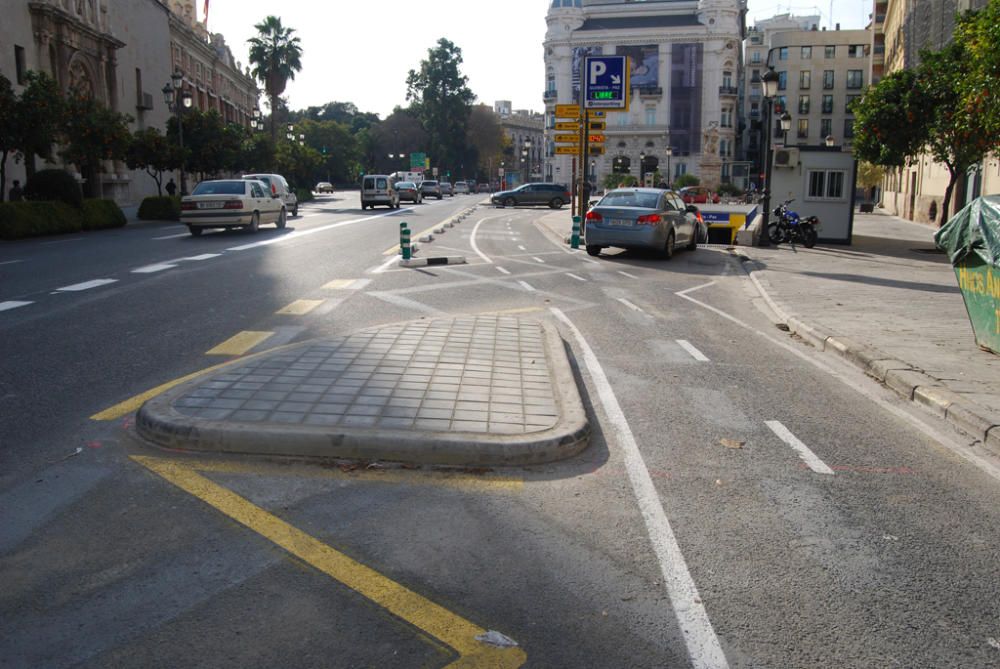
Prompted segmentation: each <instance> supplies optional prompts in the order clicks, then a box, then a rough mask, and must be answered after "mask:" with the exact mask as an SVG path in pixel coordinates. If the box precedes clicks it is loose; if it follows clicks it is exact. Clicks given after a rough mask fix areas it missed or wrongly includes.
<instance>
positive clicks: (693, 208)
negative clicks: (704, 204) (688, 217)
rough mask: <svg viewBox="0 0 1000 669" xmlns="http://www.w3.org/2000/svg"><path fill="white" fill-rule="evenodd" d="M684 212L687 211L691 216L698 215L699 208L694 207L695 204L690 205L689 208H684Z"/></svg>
mask: <svg viewBox="0 0 1000 669" xmlns="http://www.w3.org/2000/svg"><path fill="white" fill-rule="evenodd" d="M684 211H686V212H687V213H689V214H697V213H698V207H696V206H694V205H693V204H689V205H688V206H686V207H684Z"/></svg>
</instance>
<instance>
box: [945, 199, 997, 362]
mask: <svg viewBox="0 0 1000 669" xmlns="http://www.w3.org/2000/svg"><path fill="white" fill-rule="evenodd" d="M934 242H935V243H936V244H937V246H938V248H940V249H942V250H944V251H945V252H946V253H947V254H948V258H949V259H950V260H951V265H952V267H954V268H955V278H956V279H957V280H958V287H959V289H961V291H962V299H963V300H964V301H965V311H966V312H967V313H968V314H969V321H970V322H971V323H972V331H973V333H974V335H975V337H976V343H977V344H978V345H979V346H981V347H982V348H985V349H987V350H989V351H992V352H993V353H1000V195H988V196H985V197H979V198H976V199H975V200H973V201H972V202H970V203H969V204H967V205H966V206H965V208H964V209H962V210H961V211H960V212H958V213H957V214H955V215H954V216H953V217H952V219H951V220H950V221H948V222H947V223H946V224H945V225H944V226H942V228H941V229H940V230H938V231H937V233H935V235H934Z"/></svg>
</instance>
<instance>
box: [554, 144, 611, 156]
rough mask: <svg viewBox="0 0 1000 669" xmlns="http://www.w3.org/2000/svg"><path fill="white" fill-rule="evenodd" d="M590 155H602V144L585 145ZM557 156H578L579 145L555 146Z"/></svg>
mask: <svg viewBox="0 0 1000 669" xmlns="http://www.w3.org/2000/svg"><path fill="white" fill-rule="evenodd" d="M587 148H588V150H589V152H590V155H592V156H603V155H604V146H603V145H601V146H589V147H587ZM556 155H557V156H560V155H562V156H578V155H580V145H579V144H574V145H573V146H556Z"/></svg>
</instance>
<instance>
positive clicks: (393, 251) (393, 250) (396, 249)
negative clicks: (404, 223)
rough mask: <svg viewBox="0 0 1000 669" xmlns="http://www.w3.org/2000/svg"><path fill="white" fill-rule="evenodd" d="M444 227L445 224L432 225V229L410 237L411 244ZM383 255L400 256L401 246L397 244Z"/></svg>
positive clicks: (383, 252)
mask: <svg viewBox="0 0 1000 669" xmlns="http://www.w3.org/2000/svg"><path fill="white" fill-rule="evenodd" d="M442 225H444V222H441V223H438V224H437V225H432V226H431V227H429V228H427V229H426V230H424V231H423V232H418V233H417V234H415V235H410V242H411V243H412V242H415V241H417V240H418V239H420V238H421V237H423V236H424V235H429V234H431V233H433V232H434V231H435V230H437V229H438V228H440V227H441V226H442ZM382 255H384V256H395V255H399V244H396V245H395V246H393V247H391V248H388V249H386V250H385V251H382Z"/></svg>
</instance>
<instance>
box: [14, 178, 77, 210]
mask: <svg viewBox="0 0 1000 669" xmlns="http://www.w3.org/2000/svg"><path fill="white" fill-rule="evenodd" d="M24 199H25V200H39V201H43V202H45V201H57V202H65V203H66V204H69V205H72V206H74V207H80V206H83V193H82V191H81V190H80V184H78V183H77V182H76V179H74V178H73V175H72V174H70V173H69V172H67V171H66V170H57V169H47V170H39V171H37V172H35V173H34V174H32V175H31V176H30V177H28V183H26V184H25V185H24Z"/></svg>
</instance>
